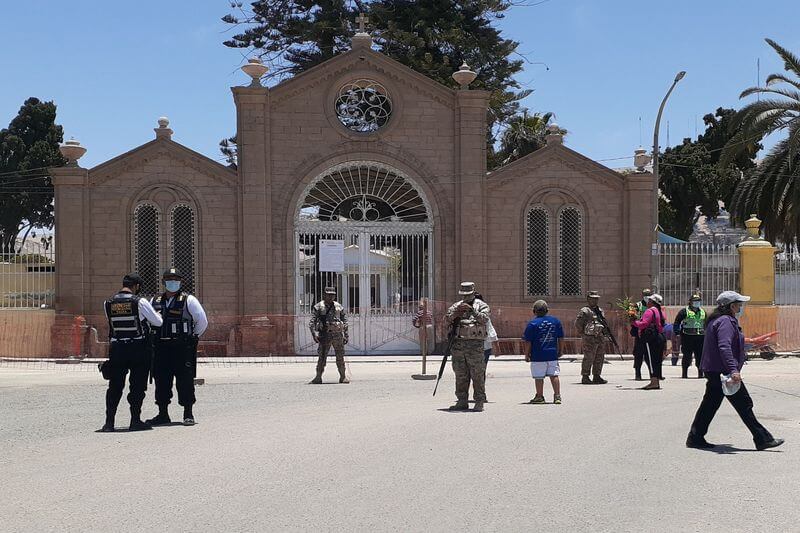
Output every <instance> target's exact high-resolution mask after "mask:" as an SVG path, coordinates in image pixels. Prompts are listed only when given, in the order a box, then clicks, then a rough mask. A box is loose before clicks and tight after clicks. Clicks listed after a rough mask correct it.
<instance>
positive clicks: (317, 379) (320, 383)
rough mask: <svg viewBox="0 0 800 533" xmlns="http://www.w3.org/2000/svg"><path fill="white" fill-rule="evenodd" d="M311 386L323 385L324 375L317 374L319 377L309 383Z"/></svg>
mask: <svg viewBox="0 0 800 533" xmlns="http://www.w3.org/2000/svg"><path fill="white" fill-rule="evenodd" d="M308 383H309V385H322V373H321V372H317V375H316V376H314V379H312V380H311V381H309V382H308Z"/></svg>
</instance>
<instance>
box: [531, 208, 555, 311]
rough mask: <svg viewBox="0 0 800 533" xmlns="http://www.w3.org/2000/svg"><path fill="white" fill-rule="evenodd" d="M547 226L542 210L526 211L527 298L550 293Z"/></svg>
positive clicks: (545, 214) (548, 228)
mask: <svg viewBox="0 0 800 533" xmlns="http://www.w3.org/2000/svg"><path fill="white" fill-rule="evenodd" d="M549 224H550V221H549V216H548V214H547V211H546V210H545V209H544V208H541V207H535V208H533V209H530V210H529V211H528V216H527V220H526V226H525V233H526V235H525V238H526V243H527V250H526V251H527V255H526V261H525V266H526V285H527V292H528V295H529V296H544V295H547V294H549V293H550V286H549V283H548V278H549V271H550V254H549V242H550V227H549Z"/></svg>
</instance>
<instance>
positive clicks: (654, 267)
mask: <svg viewBox="0 0 800 533" xmlns="http://www.w3.org/2000/svg"><path fill="white" fill-rule="evenodd" d="M684 76H686V71H685V70H682V71H680V72H678V74H677V75H676V76H675V80H674V81H673V82H672V85H671V86H670V88H669V90H668V91H667V94H666V95H665V96H664V99H663V100H662V101H661V107H659V108H658V115H657V116H656V127H655V129H654V130H653V181H654V184H653V240H652V244H651V250H650V255H651V257H652V261H651V266H650V279H651V283H650V284H651V285H652V288H653V291H658V289H659V287H658V284H659V279H658V228H659V221H658V130H659V128H660V126H661V115H662V114H663V113H664V107H665V106H666V105H667V100H668V99H669V95H671V94H672V91H673V89H675V86H676V85H678V82H679V81H681V80H682V79H683V77H684Z"/></svg>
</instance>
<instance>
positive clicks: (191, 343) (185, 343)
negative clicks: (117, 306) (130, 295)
mask: <svg viewBox="0 0 800 533" xmlns="http://www.w3.org/2000/svg"><path fill="white" fill-rule="evenodd" d="M182 281H183V275H182V274H181V273H180V271H179V270H178V269H176V268H170V269H167V271H166V272H164V289H165V292H164V294H162V295H161V296H156V297H155V298H153V300H152V304H153V308H154V309H155V310H156V311H158V312H159V313H161V316H162V317H163V319H164V323H163V324H162V325H161V327H160V328H158V329H157V330H156V331H155V343H154V346H155V356H154V357H153V376H154V378H155V382H156V405H158V414H157V415H156V416H155V417H153V418H151V419H150V420H148V421H147V422H148V423H149V424H152V425H154V426H156V425H161V424H169V423H170V422H171V420H170V417H169V411H168V407H169V403H170V400H172V380H173V378H174V379H175V388H176V389H177V391H178V404H180V405H182V406H183V425H184V426H193V425H194V423H195V421H194V414H193V413H192V406H193V405H194V403H195V396H194V377H195V371H196V365H197V343H198V340H199V338H200V335H202V334H203V332H204V331H205V330H206V328H207V327H208V318H207V317H206V312H205V310H204V309H203V306H202V305H200V302H199V301H198V300H197V298H195V297H194V296H192V295H191V294H188V293H186V292H183V291H182V290H181V283H182Z"/></svg>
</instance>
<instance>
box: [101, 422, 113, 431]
mask: <svg viewBox="0 0 800 533" xmlns="http://www.w3.org/2000/svg"><path fill="white" fill-rule="evenodd" d="M112 431H114V423H113V422H111V423H109V422H106V423H105V424H103V427H101V428H100V433H111V432H112Z"/></svg>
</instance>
